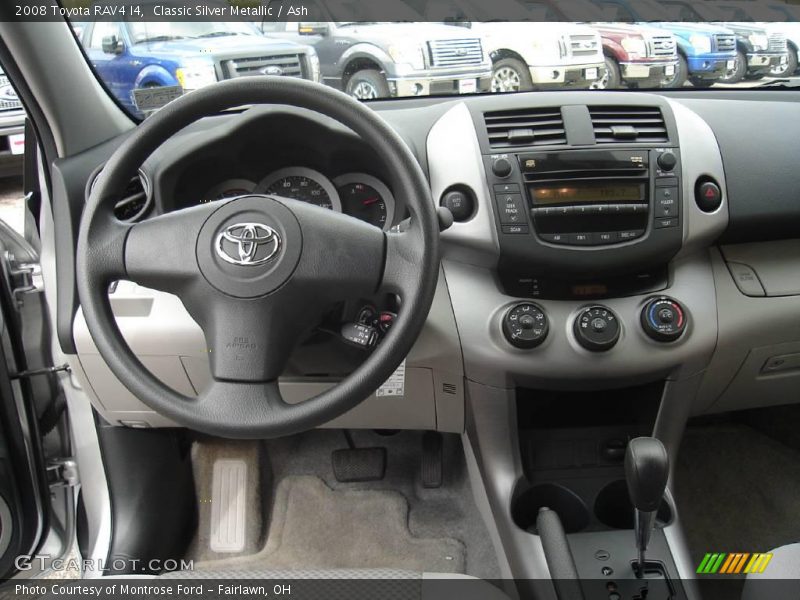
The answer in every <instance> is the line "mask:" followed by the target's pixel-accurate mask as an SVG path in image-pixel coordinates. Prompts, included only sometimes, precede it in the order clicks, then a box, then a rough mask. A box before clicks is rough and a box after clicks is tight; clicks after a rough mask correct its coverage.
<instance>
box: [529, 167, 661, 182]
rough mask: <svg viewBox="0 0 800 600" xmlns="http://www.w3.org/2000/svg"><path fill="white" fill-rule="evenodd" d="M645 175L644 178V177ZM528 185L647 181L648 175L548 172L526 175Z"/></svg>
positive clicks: (631, 171)
mask: <svg viewBox="0 0 800 600" xmlns="http://www.w3.org/2000/svg"><path fill="white" fill-rule="evenodd" d="M643 175H644V176H643ZM523 176H524V178H525V182H526V183H529V182H530V183H532V182H541V183H547V182H551V181H564V182H566V181H587V180H601V181H602V180H608V179H614V180H617V179H636V180H639V181H647V173H642V170H641V169H580V170H578V169H576V170H574V171H572V170H568V171H548V172H545V173H524V175H523Z"/></svg>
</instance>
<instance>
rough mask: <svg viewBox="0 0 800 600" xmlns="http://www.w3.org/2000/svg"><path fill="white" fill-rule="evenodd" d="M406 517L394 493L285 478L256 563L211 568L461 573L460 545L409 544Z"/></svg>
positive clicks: (220, 563) (416, 540) (423, 540)
mask: <svg viewBox="0 0 800 600" xmlns="http://www.w3.org/2000/svg"><path fill="white" fill-rule="evenodd" d="M408 510H409V509H408V502H407V501H406V499H405V498H404V497H403V496H401V495H400V494H398V493H397V492H393V491H388V490H343V489H339V490H332V489H331V488H329V487H328V486H327V485H325V483H324V482H323V481H322V480H321V479H319V478H317V477H310V476H291V477H287V478H285V479H283V480H281V482H280V483H279V484H278V488H277V491H276V493H275V505H274V509H273V514H272V522H271V524H270V529H269V536H268V541H267V545H266V547H265V548H264V549H263V550H262V551H261V552H259V553H258V555H256V556H250V557H246V558H237V559H229V560H221V561H215V562H214V566H215V567H220V566H232V565H241V564H242V563H252V564H256V563H257V564H258V565H259V566H261V567H264V568H267V567H268V568H270V569H291V568H298V566H302V567H303V568H317V569H343V568H344V569H346V568H349V569H381V568H393V569H401V570H408V571H433V572H444V573H447V572H453V573H460V572H462V571H463V569H464V546H463V544H461V542H459V541H457V540H454V539H452V538H417V537H414V536H412V535H411V532H410V531H409V529H408ZM198 566H199V567H200V568H206V567H208V566H209V565H207V564H201V565H198Z"/></svg>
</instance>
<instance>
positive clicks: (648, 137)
mask: <svg viewBox="0 0 800 600" xmlns="http://www.w3.org/2000/svg"><path fill="white" fill-rule="evenodd" d="M589 115H590V116H591V118H592V127H594V137H595V140H596V141H597V143H598V144H624V143H625V142H645V143H657V142H668V141H669V136H668V135H667V126H666V124H665V123H664V116H663V115H662V114H661V109H660V108H658V107H655V106H590V107H589Z"/></svg>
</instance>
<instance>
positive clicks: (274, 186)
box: [255, 167, 342, 212]
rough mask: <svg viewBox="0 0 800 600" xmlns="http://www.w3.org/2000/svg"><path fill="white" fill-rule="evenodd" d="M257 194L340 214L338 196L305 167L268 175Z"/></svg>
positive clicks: (332, 187)
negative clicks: (300, 202)
mask: <svg viewBox="0 0 800 600" xmlns="http://www.w3.org/2000/svg"><path fill="white" fill-rule="evenodd" d="M255 191H256V193H257V194H271V195H273V196H280V197H282V198H291V199H292V200H301V201H302V202H308V203H309V204H315V205H316V206H319V207H321V208H327V209H330V210H335V211H336V212H342V203H341V201H340V200H339V194H338V193H337V192H336V188H335V187H334V186H333V184H332V183H331V181H330V180H329V179H328V178H327V177H325V176H324V175H323V174H322V173H319V172H317V171H314V170H313V169H307V168H305V167H289V168H287V169H281V170H280V171H275V172H274V173H272V174H270V175H269V176H268V177H267V178H266V179H264V180H263V181H262V182H261V183H259V184H258V186H257V187H256V190H255Z"/></svg>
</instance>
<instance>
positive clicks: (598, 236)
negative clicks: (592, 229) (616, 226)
mask: <svg viewBox="0 0 800 600" xmlns="http://www.w3.org/2000/svg"><path fill="white" fill-rule="evenodd" d="M594 241H595V243H597V244H613V243H615V242H616V241H617V232H616V231H603V232H600V233H595V234H594Z"/></svg>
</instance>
